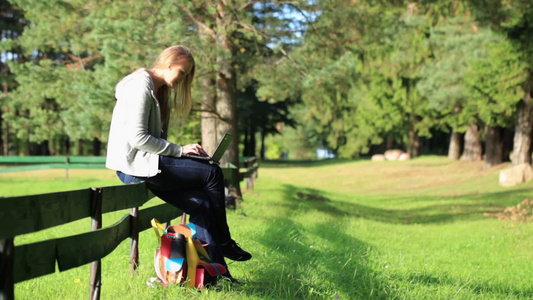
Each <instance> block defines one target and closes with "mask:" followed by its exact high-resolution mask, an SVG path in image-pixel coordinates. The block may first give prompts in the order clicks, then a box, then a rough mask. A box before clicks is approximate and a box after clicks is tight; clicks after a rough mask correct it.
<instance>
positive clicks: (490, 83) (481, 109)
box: [465, 36, 527, 167]
mask: <svg viewBox="0 0 533 300" xmlns="http://www.w3.org/2000/svg"><path fill="white" fill-rule="evenodd" d="M494 37H495V38H496V39H494V40H492V41H489V42H488V43H486V44H485V47H486V49H487V50H488V53H487V56H486V57H485V58H483V59H476V60H472V61H471V62H470V66H469V69H468V70H467V74H466V76H465V83H466V85H467V86H468V88H469V94H470V95H471V98H472V100H473V101H472V102H473V103H472V104H471V105H475V107H476V110H477V111H478V115H479V118H480V119H481V120H482V121H483V122H484V123H485V124H486V127H485V134H486V155H485V166H486V167H489V166H493V165H496V164H499V163H501V162H502V161H503V148H502V141H501V139H502V132H501V130H500V129H499V128H500V127H507V126H509V125H510V124H512V123H513V121H514V119H515V111H516V108H517V103H518V102H519V101H520V99H521V98H522V97H523V95H524V90H523V84H524V82H525V81H526V79H527V70H526V69H527V65H526V64H525V63H524V61H523V60H522V58H521V54H520V52H519V51H516V48H515V47H514V46H513V45H512V43H511V42H510V41H508V40H504V39H501V38H499V39H498V37H497V36H494Z"/></svg>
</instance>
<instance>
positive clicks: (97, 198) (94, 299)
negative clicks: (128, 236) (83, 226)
mask: <svg viewBox="0 0 533 300" xmlns="http://www.w3.org/2000/svg"><path fill="white" fill-rule="evenodd" d="M92 191H93V202H92V216H91V218H92V222H91V227H92V230H97V229H100V228H102V188H92ZM101 262H102V261H101V260H100V259H99V260H96V261H93V262H92V263H91V285H90V291H89V297H90V300H99V299H100V287H101V286H102V266H101Z"/></svg>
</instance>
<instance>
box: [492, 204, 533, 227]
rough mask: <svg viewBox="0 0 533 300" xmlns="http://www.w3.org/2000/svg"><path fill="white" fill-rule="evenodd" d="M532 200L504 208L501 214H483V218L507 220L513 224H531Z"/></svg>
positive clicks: (532, 218) (532, 213)
mask: <svg viewBox="0 0 533 300" xmlns="http://www.w3.org/2000/svg"><path fill="white" fill-rule="evenodd" d="M532 209H533V200H529V199H524V200H523V201H522V202H520V204H518V205H516V206H509V207H506V208H505V209H504V210H503V211H502V212H500V213H497V214H493V213H487V212H486V213H485V216H487V217H492V218H498V219H500V220H509V221H515V222H522V223H525V222H531V221H533V210H532Z"/></svg>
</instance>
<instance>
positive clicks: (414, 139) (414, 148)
mask: <svg viewBox="0 0 533 300" xmlns="http://www.w3.org/2000/svg"><path fill="white" fill-rule="evenodd" d="M407 153H409V155H411V157H417V156H419V155H420V137H419V136H418V133H417V132H416V131H414V130H410V131H409V144H408V145H407Z"/></svg>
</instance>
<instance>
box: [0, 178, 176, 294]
mask: <svg viewBox="0 0 533 300" xmlns="http://www.w3.org/2000/svg"><path fill="white" fill-rule="evenodd" d="M152 197H153V195H152V194H151V192H150V191H149V190H148V189H147V187H146V184H145V183H140V184H132V185H120V186H109V187H103V188H91V189H82V190H75V191H67V192H59V193H50V194H41V195H32V196H21V197H9V198H0V257H1V258H0V268H1V270H0V274H1V275H2V276H1V279H0V288H1V290H0V299H13V298H14V284H15V283H17V282H21V281H24V280H28V279H32V278H36V277H39V276H43V275H47V274H50V273H54V272H55V266H56V263H57V266H58V269H59V271H60V272H62V271H65V270H69V269H72V268H75V267H79V266H82V265H85V264H88V263H91V262H92V266H91V273H92V274H91V291H90V292H91V295H90V296H91V299H99V294H100V289H99V286H100V278H99V277H100V262H99V261H100V259H101V258H103V257H105V256H107V255H108V254H110V253H111V252H112V251H113V250H114V249H115V248H116V247H117V246H118V245H119V244H120V243H121V242H122V241H124V240H125V239H126V238H130V239H132V240H131V249H130V250H131V251H130V252H131V270H135V268H136V266H137V264H138V254H137V253H138V249H137V247H138V242H137V239H138V234H139V232H140V231H144V230H146V229H148V228H151V224H150V220H151V219H152V218H157V219H159V220H171V219H174V218H176V217H178V216H179V215H180V214H181V211H180V210H178V209H177V208H175V207H173V206H171V205H169V204H166V203H164V204H160V205H157V206H153V207H149V208H144V209H138V207H139V206H141V205H143V204H144V203H146V202H147V201H148V200H150V199H151V198H152ZM128 208H130V209H131V210H132V212H131V213H129V214H126V215H124V216H123V217H122V218H121V219H120V220H119V221H118V222H116V223H115V224H113V225H111V226H108V227H105V228H101V226H102V223H101V219H102V214H104V213H108V212H113V211H118V210H123V209H128ZM87 217H91V218H92V231H89V232H85V233H81V234H77V235H73V236H68V237H62V238H55V239H49V240H45V241H39V242H35V243H30V244H24V245H17V246H14V243H13V241H14V238H15V237H16V236H17V235H21V234H26V233H32V232H35V231H39V230H43V229H46V228H50V227H53V226H56V225H61V224H65V223H68V222H72V221H75V220H79V219H83V218H87Z"/></svg>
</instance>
